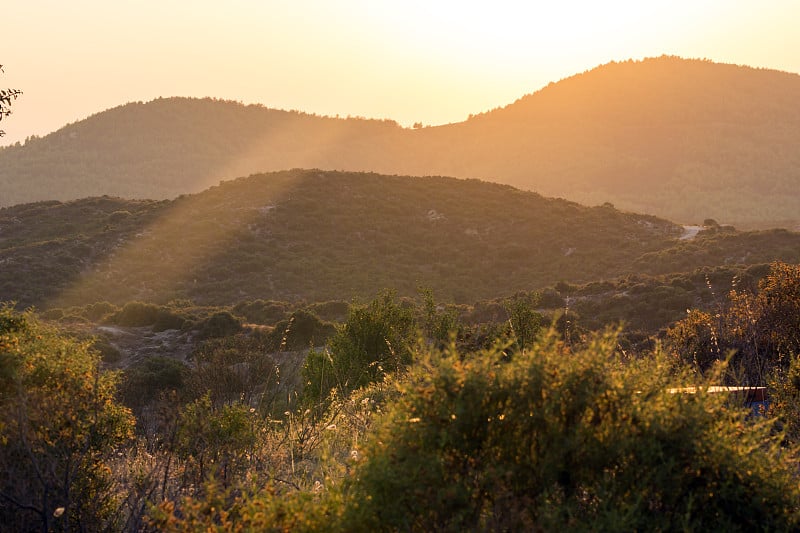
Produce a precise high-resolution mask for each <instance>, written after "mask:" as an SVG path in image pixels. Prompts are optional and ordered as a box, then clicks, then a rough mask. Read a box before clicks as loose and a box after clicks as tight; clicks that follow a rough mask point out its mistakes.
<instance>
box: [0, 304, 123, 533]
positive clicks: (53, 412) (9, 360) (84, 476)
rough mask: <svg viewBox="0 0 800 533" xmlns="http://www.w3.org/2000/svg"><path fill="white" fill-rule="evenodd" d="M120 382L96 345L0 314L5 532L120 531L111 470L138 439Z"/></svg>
mask: <svg viewBox="0 0 800 533" xmlns="http://www.w3.org/2000/svg"><path fill="white" fill-rule="evenodd" d="M116 382H117V375H116V374H114V373H109V372H103V371H101V370H100V361H99V357H98V356H97V354H95V353H94V352H92V351H91V350H90V349H89V344H88V343H79V342H77V341H75V340H72V339H69V338H66V337H63V336H62V335H60V334H59V333H58V332H56V331H55V330H52V329H49V328H47V327H45V326H43V325H41V324H39V323H38V322H37V320H36V319H35V318H34V317H33V315H31V314H26V315H20V314H17V313H15V312H14V311H13V310H11V309H10V308H8V307H0V495H2V498H0V500H2V504H0V524H3V526H2V527H3V529H4V530H8V531H31V530H35V529H39V530H42V531H82V530H83V531H102V530H115V529H118V527H119V524H118V522H117V519H118V518H119V517H118V516H117V515H116V513H115V511H116V509H117V507H118V505H119V503H120V502H119V500H118V496H120V495H119V493H118V492H117V491H115V482H114V478H113V477H112V475H111V471H110V468H109V464H110V463H111V461H112V459H113V458H114V457H115V452H116V451H117V450H118V449H119V447H120V446H121V445H122V444H124V443H125V442H126V441H127V440H128V439H129V438H130V437H131V436H132V430H133V423H134V421H133V418H132V417H131V415H130V411H128V410H127V409H126V408H124V407H122V406H121V405H120V404H118V403H117V402H116V400H115V393H116Z"/></svg>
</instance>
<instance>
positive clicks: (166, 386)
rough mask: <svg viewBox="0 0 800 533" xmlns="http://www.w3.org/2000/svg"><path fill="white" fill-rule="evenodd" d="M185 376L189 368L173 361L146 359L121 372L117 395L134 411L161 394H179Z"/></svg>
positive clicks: (156, 357)
mask: <svg viewBox="0 0 800 533" xmlns="http://www.w3.org/2000/svg"><path fill="white" fill-rule="evenodd" d="M188 375H189V368H188V367H187V366H186V365H185V364H184V363H182V362H181V361H178V360H177V359H174V358H172V357H165V356H161V355H156V356H152V357H147V358H145V359H143V360H142V361H140V362H138V363H136V364H134V365H132V366H131V367H130V368H128V369H127V370H125V372H124V374H123V380H122V385H121V387H120V395H121V397H122V400H123V401H124V402H125V404H126V405H128V406H129V407H131V408H132V409H134V410H137V411H138V410H139V409H141V408H142V407H144V406H145V405H147V404H149V403H151V402H153V401H155V400H157V399H158V398H159V397H160V396H161V395H162V394H164V393H167V392H171V391H174V392H176V393H181V392H182V391H183V389H184V387H185V386H186V380H187V377H188Z"/></svg>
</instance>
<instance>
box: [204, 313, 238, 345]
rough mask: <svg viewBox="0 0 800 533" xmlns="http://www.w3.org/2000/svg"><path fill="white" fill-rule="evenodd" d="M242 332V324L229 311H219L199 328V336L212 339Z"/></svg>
mask: <svg viewBox="0 0 800 533" xmlns="http://www.w3.org/2000/svg"><path fill="white" fill-rule="evenodd" d="M241 330H242V324H241V322H239V320H238V319H237V318H236V317H234V316H233V315H232V314H231V313H230V312H229V311H219V312H217V313H214V314H213V315H211V316H210V317H208V318H207V319H206V320H205V321H204V322H203V323H202V325H201V326H200V336H201V337H202V338H204V339H214V338H219V337H227V336H229V335H235V334H236V333H238V332H240V331H241Z"/></svg>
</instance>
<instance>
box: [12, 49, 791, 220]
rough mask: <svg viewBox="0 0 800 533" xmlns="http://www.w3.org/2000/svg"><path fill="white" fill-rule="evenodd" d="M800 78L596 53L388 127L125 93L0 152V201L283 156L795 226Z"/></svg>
mask: <svg viewBox="0 0 800 533" xmlns="http://www.w3.org/2000/svg"><path fill="white" fill-rule="evenodd" d="M798 99H800V77H798V76H797V75H795V74H789V73H782V72H776V71H769V70H756V69H751V68H747V67H739V66H734V65H724V64H715V63H711V62H708V61H698V60H683V59H679V58H674V57H660V58H655V59H647V60H644V61H637V62H633V61H628V62H622V63H610V64H607V65H603V66H601V67H598V68H596V69H593V70H591V71H588V72H585V73H582V74H578V75H576V76H573V77H571V78H567V79H565V80H562V81H559V82H558V83H553V84H550V85H549V86H547V87H545V88H543V89H541V90H539V91H537V92H535V93H533V94H530V95H527V96H525V97H523V98H520V99H519V100H518V101H517V102H514V103H513V104H510V105H508V106H506V107H505V108H502V109H496V110H493V111H490V112H487V113H483V114H480V115H477V116H474V117H472V118H471V119H470V120H467V121H466V122H462V123H457V124H449V125H445V126H440V127H433V128H421V129H403V128H401V127H399V126H398V125H397V124H395V123H394V122H391V121H375V120H363V119H355V118H348V119H338V118H329V117H318V116H312V115H305V114H302V113H298V112H287V111H277V110H271V109H266V108H263V107H260V106H243V105H240V104H237V103H234V102H223V101H217V100H211V99H205V100H191V99H177V98H175V99H159V100H155V101H153V102H149V103H146V104H143V103H130V104H127V105H124V106H120V107H118V108H114V109H110V110H108V111H105V112H103V113H99V114H97V115H94V116H92V117H89V118H88V119H86V120H83V121H80V122H78V123H75V124H71V125H68V126H66V127H64V128H62V129H61V130H59V131H57V132H55V133H52V134H50V135H48V136H46V137H44V138H36V139H30V140H28V141H27V142H26V143H25V145H24V146H11V147H8V148H5V149H3V150H0V205H6V206H7V205H13V204H18V203H23V202H34V201H40V200H54V199H57V200H70V199H76V198H84V197H88V196H100V195H103V194H108V195H113V196H122V197H126V198H155V199H165V198H174V197H176V196H178V195H180V194H184V193H193V192H197V191H200V190H203V189H205V188H206V187H208V186H211V185H213V184H216V183H217V182H218V181H219V180H220V179H229V178H232V177H236V176H241V175H247V174H250V173H255V172H264V171H269V170H283V169H287V168H296V167H301V168H323V169H346V170H353V171H375V172H382V173H387V174H395V173H396V174H411V175H448V176H456V177H462V178H479V179H490V180H493V181H497V182H500V183H507V184H511V185H513V186H515V187H519V188H522V189H528V190H534V191H536V192H539V193H541V194H544V195H546V196H557V197H564V198H568V199H570V200H573V201H578V202H581V203H584V204H589V205H599V204H602V203H604V202H612V203H613V204H614V205H616V206H618V207H620V208H622V209H625V210H632V211H636V212H640V213H648V214H654V215H658V216H663V217H666V218H669V219H671V220H676V221H679V222H682V223H699V222H701V221H702V220H703V219H705V218H708V217H711V218H714V219H717V220H720V221H722V222H727V223H733V224H735V225H737V226H739V227H751V226H752V227H761V228H766V227H778V226H783V227H789V228H794V227H796V226H797V225H798V223H800V218H799V217H798V215H797V211H796V206H797V205H798V204H799V203H800V196H798V194H800V193H798V191H800V174H798V169H799V168H800V155H799V154H798V152H797V150H795V149H794V147H795V146H796V145H797V144H798V132H800V112H798V110H797V106H796V105H795V103H796V102H797V101H798Z"/></svg>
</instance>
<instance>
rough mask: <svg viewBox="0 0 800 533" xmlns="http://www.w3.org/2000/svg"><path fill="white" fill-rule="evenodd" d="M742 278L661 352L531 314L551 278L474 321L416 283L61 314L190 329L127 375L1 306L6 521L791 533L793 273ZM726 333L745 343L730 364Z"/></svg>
mask: <svg viewBox="0 0 800 533" xmlns="http://www.w3.org/2000/svg"><path fill="white" fill-rule="evenodd" d="M707 274H708V276H707V278H708V280H709V283H710V282H711V280H712V279H713V280H714V282H717V281H719V280H720V279H722V278H723V277H724V274H722V273H717V278H715V277H714V276H713V275H714V272H709V273H707ZM759 274H765V277H763V278H762V279H761V280H760V281H756V280H755V277H756V276H757V275H759ZM747 276H750V277H751V278H752V279H751V282H746V281H745V278H746V277H747ZM738 279H740V280H742V281H741V282H740V284H739V288H738V289H737V290H736V291H733V292H730V293H729V294H728V295H727V296H726V297H725V298H724V300H725V301H727V302H729V305H721V306H720V307H718V309H717V311H718V314H717V316H715V317H714V316H707V317H706V318H703V315H702V312H700V311H697V310H695V311H692V312H691V313H690V314H689V315H688V316H687V318H686V319H685V320H684V321H682V322H681V323H680V324H679V325H678V326H676V327H675V328H674V329H673V330H671V331H670V333H669V335H668V338H669V342H668V343H666V344H665V346H664V351H662V350H661V349H659V348H656V349H655V350H651V349H642V350H636V351H632V350H627V349H625V348H623V346H622V344H623V343H622V342H621V340H620V338H619V336H618V333H617V332H616V331H615V330H606V331H605V333H603V332H600V333H592V332H588V331H580V330H578V329H575V328H574V327H571V326H570V325H569V324H568V320H567V321H565V320H563V319H564V318H565V317H564V315H560V314H558V313H557V314H555V315H554V316H552V317H547V316H543V315H542V314H541V313H540V312H539V311H538V310H537V309H538V306H539V305H541V304H542V302H543V301H545V300H548V299H549V300H555V299H556V297H555V296H554V295H553V294H545V293H539V294H519V295H517V296H515V297H513V298H508V299H506V300H504V301H503V302H502V309H503V311H504V314H503V315H502V316H500V317H498V318H493V319H492V318H490V319H486V320H483V321H473V322H470V321H468V320H466V316H467V315H466V314H463V313H460V311H459V309H460V308H459V307H458V306H444V305H441V304H437V303H436V302H435V301H434V300H433V295H432V293H431V292H430V291H422V292H421V293H420V295H419V296H418V297H417V298H416V299H414V300H410V299H404V298H398V297H397V295H396V294H394V293H392V292H383V293H382V294H379V295H378V296H377V297H376V298H375V299H374V300H373V301H371V302H369V303H366V304H352V305H350V306H349V310H347V312H346V314H345V316H344V317H343V318H342V320H343V322H341V323H340V324H338V325H336V326H331V325H330V324H329V323H327V322H326V321H324V320H321V319H319V318H318V317H317V316H316V315H315V314H314V313H313V311H312V310H311V309H312V307H309V308H308V309H306V310H305V311H303V312H300V311H298V310H295V311H294V312H293V313H292V312H291V311H290V310H289V308H283V314H281V313H280V312H279V310H278V309H279V308H281V305H280V304H278V303H277V302H249V303H246V304H241V305H239V306H236V307H235V308H233V309H232V310H231V311H220V310H214V309H211V308H207V309H203V308H198V307H192V306H190V305H188V304H185V303H184V304H181V303H179V302H175V303H173V304H172V305H171V306H169V307H161V306H155V305H152V304H143V303H129V304H128V305H126V306H124V307H122V308H118V307H116V306H114V305H112V304H102V305H101V304H93V305H91V306H86V307H84V308H83V309H82V310H80V311H79V310H78V309H75V310H73V312H75V313H78V312H82V313H84V315H86V316H88V315H92V316H94V317H95V318H96V319H97V320H101V321H104V322H105V323H107V324H116V325H118V327H131V328H141V327H144V326H143V324H150V325H151V326H148V327H155V326H154V325H155V324H156V323H157V322H158V321H162V322H166V323H168V325H171V326H178V325H179V323H180V327H182V328H190V329H192V328H193V329H195V330H197V331H198V332H199V333H198V342H197V344H196V345H195V348H194V349H193V351H192V353H191V354H190V355H189V357H188V358H187V360H186V361H185V362H182V361H180V360H177V359H173V358H171V357H165V356H163V355H159V354H153V355H150V356H147V357H145V358H143V359H141V360H139V361H138V362H135V363H133V364H130V365H129V366H126V367H125V368H124V370H123V371H122V373H121V374H119V373H111V372H108V371H106V370H102V365H101V364H100V361H99V355H97V354H96V353H94V352H93V351H92V350H91V348H90V345H89V344H88V343H84V342H77V341H74V340H71V339H69V338H67V337H65V335H64V333H63V332H60V331H58V330H55V329H54V328H53V327H51V326H47V325H45V324H43V323H42V322H41V320H40V319H37V318H36V317H35V316H34V315H33V314H31V313H26V314H20V313H18V312H16V311H13V310H12V309H11V308H9V307H4V308H2V309H0V379H2V380H3V387H2V388H1V389H0V390H2V391H3V393H2V395H0V404H1V406H2V407H3V409H2V410H0V413H2V417H0V463H2V466H3V468H2V469H0V472H2V478H0V481H2V483H1V484H0V518H2V520H3V522H2V523H3V524H4V525H9V526H10V527H12V528H16V529H32V528H39V529H42V528H44V529H46V528H50V529H51V530H80V529H85V530H101V529H114V530H125V531H142V530H145V531H150V530H158V531H185V530H201V529H202V530H205V529H207V528H209V527H213V528H215V530H219V531H239V530H259V531H289V530H292V531H294V530H301V531H302V530H312V531H320V530H325V531H355V530H367V529H377V530H386V531H408V530H411V531H431V530H456V529H458V530H489V531H506V530H531V529H539V528H542V529H558V528H563V527H566V528H570V529H603V530H640V529H647V530H651V529H654V530H674V529H689V530H695V529H708V528H716V527H723V528H725V529H726V530H745V529H752V528H754V527H755V528H760V529H767V530H781V531H784V530H785V531H789V530H795V529H796V528H797V527H798V519H800V514H799V512H800V491H798V487H799V486H800V485H798V483H797V479H798V478H797V475H798V474H797V472H798V466H800V465H798V462H797V461H798V456H797V451H798V450H797V444H798V440H797V439H798V434H800V432H798V429H797V424H796V422H795V418H794V415H795V414H796V413H797V410H798V407H797V406H798V405H800V404H798V398H800V381H798V380H797V379H796V376H797V375H798V373H799V372H800V370H798V369H800V363H798V359H797V348H798V345H800V343H798V338H797V325H798V320H800V307H798V303H797V302H798V291H800V269H799V268H798V267H797V266H796V265H789V264H785V263H776V264H773V265H772V266H771V267H769V268H768V269H766V271H764V272H760V271H756V270H752V271H750V272H742V273H739V278H738ZM587 287H588V286H584V287H577V286H573V287H561V288H562V289H563V290H565V291H568V292H569V294H571V295H573V296H572V297H576V296H575V295H577V294H580V293H581V292H582V291H586V290H588V289H587ZM313 309H316V310H319V311H321V312H323V313H327V314H329V315H330V316H333V315H339V316H341V314H342V312H343V311H344V309H343V307H342V305H340V304H338V303H335V302H329V303H327V304H324V305H317V306H314V307H313ZM461 311H464V310H463V309H461ZM471 311H472V312H476V311H477V310H476V309H472V310H471ZM484 312H485V313H486V314H487V316H488V315H489V314H490V313H489V312H488V310H484ZM239 313H247V314H248V315H249V316H251V317H262V318H264V319H265V320H264V321H273V322H272V323H273V324H274V327H267V328H263V327H256V326H253V325H244V326H243V325H242V320H241V318H240V316H241V315H239ZM181 321H182V322H181ZM548 322H549V323H551V324H552V327H548V325H547V324H548ZM126 324H127V325H128V326H126ZM706 324H710V327H711V330H710V333H703V332H702V331H699V332H698V333H697V334H686V332H689V331H690V330H691V329H692V328H703V327H705V325H706ZM726 328H727V329H726ZM747 328H750V329H747ZM743 329H747V331H745V332H744V333H742V330H743ZM704 338H711V339H712V342H711V343H705V344H703V343H702V342H701V343H698V342H696V340H697V339H704ZM714 339H716V340H714ZM739 339H744V340H745V341H748V342H749V341H750V340H752V341H753V342H752V343H750V344H747V342H745V343H744V344H740V345H737V346H735V347H738V348H739V352H737V354H736V355H735V356H734V359H731V358H730V357H729V356H727V357H726V356H725V355H724V354H723V353H722V352H724V350H725V349H726V348H728V347H731V346H733V345H732V344H731V343H735V342H739ZM304 341H305V346H313V345H317V346H320V345H321V344H324V347H322V348H319V347H318V348H316V349H314V350H312V351H310V352H308V351H307V350H301V351H299V352H296V355H297V356H300V357H301V359H300V360H301V361H304V362H303V363H301V365H299V366H297V365H295V366H294V367H292V366H291V364H290V361H289V360H288V359H287V353H286V352H285V351H282V350H286V349H287V347H288V346H289V345H290V344H291V345H293V346H301V345H303V342H304ZM714 343H716V344H714ZM703 350H710V351H705V352H704V351H703ZM306 354H307V356H306ZM735 357H740V358H744V359H740V360H737V359H735ZM712 359H713V361H714V364H712V365H709V364H706V362H707V361H709V360H712ZM741 360H749V361H758V364H756V365H750V364H744V365H743V364H740V361H741ZM301 367H302V368H301ZM331 377H333V379H331ZM756 378H758V379H766V381H768V382H769V383H770V393H771V395H772V397H773V398H775V401H774V402H773V403H771V404H770V405H769V407H768V408H767V409H766V410H762V411H761V416H759V417H753V416H752V414H751V413H752V412H751V411H750V410H749V409H742V406H741V405H740V404H738V403H737V401H736V398H735V397H727V396H725V395H720V394H708V393H707V392H706V391H705V387H706V386H707V385H712V384H714V385H715V384H720V383H726V382H727V383H739V382H741V383H746V382H747V380H753V379H756ZM737 379H738V380H740V381H736V380H737ZM117 384H118V385H117ZM689 385H691V386H693V387H695V390H696V391H697V392H696V393H695V394H680V393H675V392H674V390H675V388H676V387H685V386H689ZM115 389H116V394H115ZM132 417H135V420H136V426H135V428H134V426H133V424H132V421H133V418H132ZM50 471H52V472H54V473H55V474H56V475H55V476H54V477H52V478H50V477H48V476H47V475H43V473H44V474H48V473H49V472H50ZM21 480H25V483H24V484H23V483H21Z"/></svg>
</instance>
